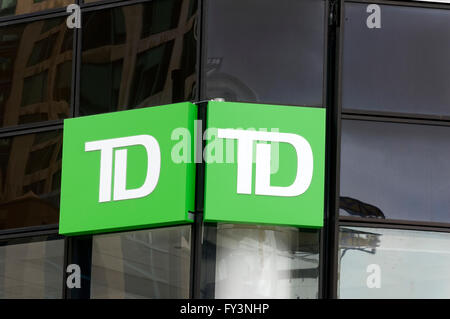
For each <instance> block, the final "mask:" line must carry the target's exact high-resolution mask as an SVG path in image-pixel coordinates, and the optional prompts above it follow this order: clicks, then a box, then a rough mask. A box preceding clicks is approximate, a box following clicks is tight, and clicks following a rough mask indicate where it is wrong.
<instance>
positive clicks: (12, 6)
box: [0, 0, 76, 17]
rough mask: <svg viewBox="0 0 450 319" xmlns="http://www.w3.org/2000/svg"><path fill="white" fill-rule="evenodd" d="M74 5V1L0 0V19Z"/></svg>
mask: <svg viewBox="0 0 450 319" xmlns="http://www.w3.org/2000/svg"><path fill="white" fill-rule="evenodd" d="M71 3H76V1H74V0H0V17H4V16H9V15H15V14H27V13H32V12H39V11H44V10H49V9H57V8H63V7H65V6H68V5H69V4H71Z"/></svg>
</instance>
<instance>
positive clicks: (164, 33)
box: [80, 0, 197, 115]
mask: <svg viewBox="0 0 450 319" xmlns="http://www.w3.org/2000/svg"><path fill="white" fill-rule="evenodd" d="M196 26H197V1H193V0H192V1H187V0H185V1H182V0H158V1H152V2H149V3H143V4H138V5H132V6H125V7H118V8H113V9H109V10H102V11H97V12H92V13H90V12H88V13H86V14H85V15H84V16H83V28H82V30H83V44H82V67H81V98H80V115H86V114H96V113H103V112H112V111H117V110H124V109H131V108H139V107H148V106H154V105H163V104H168V103H174V102H181V101H188V100H193V99H194V98H195V91H196V52H197V50H196V49H197V36H196V34H195V30H196Z"/></svg>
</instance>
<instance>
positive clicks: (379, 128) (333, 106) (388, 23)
mask: <svg viewBox="0 0 450 319" xmlns="http://www.w3.org/2000/svg"><path fill="white" fill-rule="evenodd" d="M70 4H76V5H79V7H80V16H81V25H80V27H79V28H69V27H68V25H67V24H66V19H67V18H68V17H69V15H70V14H71V13H68V12H67V11H66V7H67V6H68V5H70ZM374 5H375V6H374ZM377 14H378V15H377ZM449 57H450V2H449V1H447V0H441V1H436V2H419V1H388V0H377V1H371V2H368V1H365V0H359V1H356V0H276V1H275V0H241V1H230V0H149V1H142V0H135V1H131V0H130V1H116V0H103V1H102V0H84V1H82V0H41V1H33V0H23V1H22V0H20V1H14V0H0V299H8V298H52V299H53V298H56V299H57V298H73V299H77V298H239V299H244V298H292V299H303V298H306V299H314V298H450V275H449V272H448V270H447V269H448V266H449V265H450V257H449V256H450V138H449V137H450V59H449ZM212 99H224V100H225V101H232V102H249V103H260V104H273V105H290V106H293V107H295V106H306V107H314V108H325V109H326V112H327V128H326V131H327V139H326V154H327V155H326V178H325V194H326V196H325V198H324V199H323V200H324V203H325V211H324V227H322V228H320V229H307V228H295V227H282V226H276V225H255V224H231V223H207V222H204V221H203V218H202V216H203V214H202V213H203V198H202V194H201V193H198V192H197V194H196V195H197V198H196V212H195V216H196V217H195V222H194V223H193V224H188V225H175V226H170V227H158V228H151V229H144V230H136V231H121V232H112V233H105V234H96V235H84V236H70V237H66V236H62V235H59V234H58V224H59V209H60V190H61V167H62V142H63V130H64V124H63V120H64V119H68V118H74V117H81V116H85V115H94V114H102V113H108V112H117V111H122V110H129V109H136V108H143V107H152V106H158V105H164V104H171V103H177V102H184V101H190V102H193V103H197V104H201V103H203V102H205V101H208V100H212ZM198 177H199V176H198ZM200 177H201V176H200ZM80 200H82V198H80ZM174 200H176V198H175V199H174ZM299 213H301V212H299ZM71 264H76V265H79V267H80V269H81V288H69V287H67V285H66V280H67V278H68V276H69V275H70V272H67V271H66V270H67V266H68V265H71Z"/></svg>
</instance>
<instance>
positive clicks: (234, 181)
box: [204, 102, 325, 228]
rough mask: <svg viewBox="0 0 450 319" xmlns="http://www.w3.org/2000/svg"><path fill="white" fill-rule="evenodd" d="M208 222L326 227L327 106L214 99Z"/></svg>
mask: <svg viewBox="0 0 450 319" xmlns="http://www.w3.org/2000/svg"><path fill="white" fill-rule="evenodd" d="M207 128H208V131H207V132H206V136H207V142H206V147H205V153H204V157H205V160H206V173H205V174H206V175H205V209H204V219H205V221H212V222H232V223H255V224H273V225H290V226H297V227H314V228H317V227H322V226H323V210H324V167H325V109H322V108H310V107H295V106H278V105H258V104H246V103H227V102H210V103H209V104H208V108H207Z"/></svg>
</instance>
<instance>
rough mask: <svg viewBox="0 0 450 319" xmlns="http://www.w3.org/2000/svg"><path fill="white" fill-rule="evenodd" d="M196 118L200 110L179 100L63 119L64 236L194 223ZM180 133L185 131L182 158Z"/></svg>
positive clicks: (60, 229)
mask: <svg viewBox="0 0 450 319" xmlns="http://www.w3.org/2000/svg"><path fill="white" fill-rule="evenodd" d="M196 118H197V109H196V106H195V105H193V104H191V103H179V104H172V105H167V106H157V107H150V108H143V109H136V110H130V111H123V112H116V113H109V114H102V115H94V116H87V117H80V118H74V119H68V120H65V121H64V140H63V143H64V144H63V168H62V182H61V183H62V185H61V208H60V211H61V212H60V225H59V233H60V234H64V235H79V234H89V233H90V234H93V233H100V232H108V231H119V230H128V229H138V228H146V227H154V226H163V225H170V224H178V223H188V222H191V219H190V218H189V211H193V210H194V192H195V163H194V160H193V156H194V145H193V143H192V141H193V140H194V138H193V137H194V123H195V120H196ZM177 130H183V132H187V134H186V135H187V136H186V141H185V142H186V143H187V145H188V152H187V154H184V155H183V156H185V157H186V156H187V158H184V159H181V160H180V159H178V160H177V159H174V158H173V152H174V145H176V144H177V141H175V140H174V132H175V133H176V132H177ZM183 132H181V133H183ZM184 151H186V150H184Z"/></svg>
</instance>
